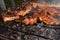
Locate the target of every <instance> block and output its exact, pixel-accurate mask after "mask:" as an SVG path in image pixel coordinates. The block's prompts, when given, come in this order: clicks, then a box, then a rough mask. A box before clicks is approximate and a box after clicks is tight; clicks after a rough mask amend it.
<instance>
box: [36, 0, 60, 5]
mask: <svg viewBox="0 0 60 40" xmlns="http://www.w3.org/2000/svg"><path fill="white" fill-rule="evenodd" d="M37 2H38V3H39V2H46V3H50V4H60V0H37Z"/></svg>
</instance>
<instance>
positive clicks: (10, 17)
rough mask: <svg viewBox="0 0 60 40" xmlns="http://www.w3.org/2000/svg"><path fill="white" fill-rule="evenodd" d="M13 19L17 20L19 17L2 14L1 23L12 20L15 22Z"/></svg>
mask: <svg viewBox="0 0 60 40" xmlns="http://www.w3.org/2000/svg"><path fill="white" fill-rule="evenodd" d="M15 19H19V16H18V15H16V16H13V15H6V14H2V20H3V22H7V21H12V20H15Z"/></svg>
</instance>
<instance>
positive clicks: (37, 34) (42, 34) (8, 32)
mask: <svg viewBox="0 0 60 40" xmlns="http://www.w3.org/2000/svg"><path fill="white" fill-rule="evenodd" d="M24 2H26V0H24ZM28 2H30V1H28ZM37 2H39V0H38V1H37ZM40 2H43V1H40ZM45 2H48V4H49V5H48V6H50V5H51V4H50V2H51V1H50V2H49V1H48V0H47V1H45ZM45 2H44V3H45ZM52 3H53V1H52ZM54 3H55V2H54ZM12 4H13V5H12V6H13V7H12V8H11V9H12V11H11V10H10V8H8V9H7V10H6V8H5V5H4V9H3V11H2V12H1V14H0V40H60V31H59V30H60V24H58V25H56V24H46V23H44V22H43V21H44V20H43V21H38V22H37V23H34V24H26V23H27V22H26V23H23V22H21V21H20V19H21V20H23V21H24V18H25V17H27V18H29V16H31V15H32V16H33V15H34V14H32V13H34V12H33V11H35V12H37V11H36V10H37V9H40V7H39V6H37V7H36V9H35V8H34V6H33V8H32V10H31V11H30V12H29V13H30V14H27V15H22V14H21V15H20V14H16V15H17V16H18V15H19V16H18V17H17V16H16V15H15V14H13V12H15V13H16V11H15V10H18V12H19V10H20V11H21V10H24V11H25V6H26V7H27V6H28V7H30V6H31V5H30V4H27V5H25V4H24V5H25V6H24V5H23V6H22V7H21V5H18V7H15V6H16V5H15V4H14V2H13V3H12ZM2 5H3V4H2ZM38 5H39V3H38ZM51 6H52V8H55V9H57V10H58V12H59V10H60V9H59V7H58V6H56V5H55V4H54V5H51ZM19 7H20V8H22V9H20V8H19ZM16 8H17V9H16ZM7 11H8V12H7ZM39 11H40V10H38V12H39ZM5 13H6V14H5ZM11 13H12V14H11ZM10 15H11V16H12V17H15V16H16V19H13V18H12V19H13V20H12V21H11V20H8V21H6V22H5V20H3V19H4V18H5V17H6V16H7V18H8V17H10ZM48 15H50V14H48ZM2 16H3V17H2ZM39 16H40V15H39ZM59 16H60V15H59ZM59 16H54V18H56V19H58V20H60V19H59V18H57V17H59ZM20 17H21V18H20ZM33 17H35V16H33ZM50 17H51V16H50ZM2 18H3V19H2ZM17 19H18V20H17ZM3 21H4V22H3Z"/></svg>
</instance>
